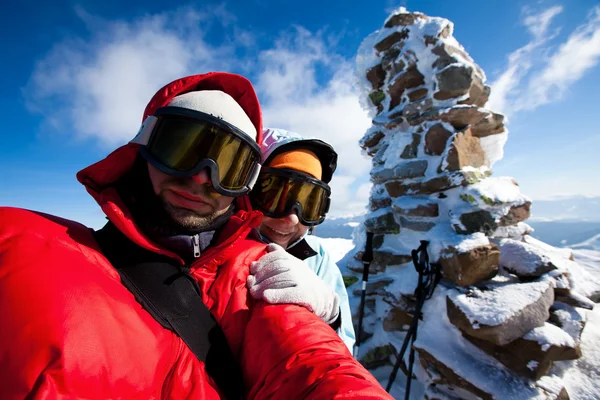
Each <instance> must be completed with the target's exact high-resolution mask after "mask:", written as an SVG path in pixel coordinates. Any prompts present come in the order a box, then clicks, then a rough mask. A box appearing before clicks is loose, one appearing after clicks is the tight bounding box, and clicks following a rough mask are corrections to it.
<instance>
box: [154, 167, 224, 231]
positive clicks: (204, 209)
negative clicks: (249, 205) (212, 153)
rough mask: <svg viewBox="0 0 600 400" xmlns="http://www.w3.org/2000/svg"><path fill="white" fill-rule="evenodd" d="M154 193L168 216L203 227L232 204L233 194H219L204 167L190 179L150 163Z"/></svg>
mask: <svg viewBox="0 0 600 400" xmlns="http://www.w3.org/2000/svg"><path fill="white" fill-rule="evenodd" d="M148 174H149V176H150V181H151V182H152V188H153V189H154V193H155V194H156V195H157V196H158V197H159V198H160V200H161V201H162V203H163V206H164V208H165V210H166V212H167V214H169V216H170V217H171V218H172V219H173V221H175V222H176V223H177V224H179V225H181V226H182V227H184V228H187V229H204V228H206V227H208V226H210V225H211V223H212V222H213V221H214V220H215V218H217V217H218V216H220V215H223V214H224V213H225V212H226V211H227V210H228V209H229V207H230V206H231V203H232V202H233V197H226V196H222V195H220V194H219V193H217V192H216V191H215V190H214V189H213V187H212V183H211V180H210V178H209V176H208V170H206V169H204V170H202V171H200V172H199V173H198V174H196V175H194V176H193V177H191V178H177V177H174V176H171V175H168V174H165V173H164V172H162V171H160V170H158V169H156V168H155V167H153V166H152V165H151V164H150V163H148Z"/></svg>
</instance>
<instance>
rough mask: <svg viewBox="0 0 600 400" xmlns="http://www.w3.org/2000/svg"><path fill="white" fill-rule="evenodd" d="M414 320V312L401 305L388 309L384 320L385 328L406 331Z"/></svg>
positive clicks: (385, 329) (386, 329)
mask: <svg viewBox="0 0 600 400" xmlns="http://www.w3.org/2000/svg"><path fill="white" fill-rule="evenodd" d="M412 320H413V314H411V313H409V312H408V311H406V310H404V309H403V308H401V307H394V308H392V309H390V311H388V313H387V315H386V316H385V318H384V320H383V330H384V331H386V332H394V331H400V332H406V331H407V330H408V327H409V326H410V324H411V323H412Z"/></svg>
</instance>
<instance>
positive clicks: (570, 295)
mask: <svg viewBox="0 0 600 400" xmlns="http://www.w3.org/2000/svg"><path fill="white" fill-rule="evenodd" d="M401 226H402V225H401ZM555 293H556V292H555ZM556 301H560V302H562V303H565V304H569V305H571V306H573V307H579V308H585V309H586V310H593V309H594V302H593V301H592V300H590V299H588V298H587V297H585V296H583V295H580V294H578V293H576V292H574V291H572V290H569V291H568V292H566V293H565V292H560V291H559V292H558V293H557V294H556Z"/></svg>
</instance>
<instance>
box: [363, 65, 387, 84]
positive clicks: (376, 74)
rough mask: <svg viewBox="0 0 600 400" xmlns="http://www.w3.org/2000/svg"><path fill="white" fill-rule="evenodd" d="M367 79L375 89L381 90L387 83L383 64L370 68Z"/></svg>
mask: <svg viewBox="0 0 600 400" xmlns="http://www.w3.org/2000/svg"><path fill="white" fill-rule="evenodd" d="M367 79H368V81H369V82H371V85H372V86H373V89H379V88H381V87H382V86H383V83H384V82H385V71H384V69H383V67H382V66H381V64H377V65H376V66H374V67H372V68H369V70H368V71H367Z"/></svg>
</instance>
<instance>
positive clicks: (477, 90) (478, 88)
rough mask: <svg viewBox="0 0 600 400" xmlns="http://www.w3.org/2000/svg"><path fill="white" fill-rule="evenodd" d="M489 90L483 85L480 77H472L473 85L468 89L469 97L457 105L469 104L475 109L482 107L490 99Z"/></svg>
mask: <svg viewBox="0 0 600 400" xmlns="http://www.w3.org/2000/svg"><path fill="white" fill-rule="evenodd" d="M491 90H492V89H491V88H490V87H489V86H487V85H485V84H483V82H482V80H481V77H479V76H477V75H476V74H474V75H473V83H472V84H471V88H470V89H469V97H467V98H466V99H465V100H461V101H459V102H458V104H470V105H474V106H477V107H484V106H485V104H486V103H487V101H488V100H489V98H490V93H491Z"/></svg>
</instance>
